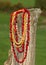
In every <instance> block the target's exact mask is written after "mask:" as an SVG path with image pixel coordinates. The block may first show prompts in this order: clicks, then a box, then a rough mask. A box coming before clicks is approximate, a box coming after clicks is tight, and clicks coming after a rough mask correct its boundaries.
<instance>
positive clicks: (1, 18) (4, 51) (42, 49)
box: [0, 13, 46, 65]
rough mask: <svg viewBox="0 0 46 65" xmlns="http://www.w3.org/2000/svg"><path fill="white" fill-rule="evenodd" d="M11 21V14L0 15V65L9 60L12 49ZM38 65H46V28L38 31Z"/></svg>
mask: <svg viewBox="0 0 46 65" xmlns="http://www.w3.org/2000/svg"><path fill="white" fill-rule="evenodd" d="M9 19H10V15H9V14H7V13H0V65H3V63H4V61H5V60H6V59H7V57H8V50H9V49H10V40H9ZM36 65H46V28H39V29H37V41H36Z"/></svg>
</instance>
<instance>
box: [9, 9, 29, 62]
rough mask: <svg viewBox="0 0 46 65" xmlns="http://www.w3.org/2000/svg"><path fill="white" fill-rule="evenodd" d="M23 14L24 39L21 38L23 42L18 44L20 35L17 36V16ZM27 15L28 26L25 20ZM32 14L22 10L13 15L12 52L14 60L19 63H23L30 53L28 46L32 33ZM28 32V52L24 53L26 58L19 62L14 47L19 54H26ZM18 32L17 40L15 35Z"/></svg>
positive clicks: (11, 29)
mask: <svg viewBox="0 0 46 65" xmlns="http://www.w3.org/2000/svg"><path fill="white" fill-rule="evenodd" d="M21 12H23V13H24V14H23V22H22V38H21V41H20V42H19V43H18V34H17V27H16V18H17V17H16V15H17V14H19V13H21ZM25 13H27V14H28V23H27V24H26V19H25V17H26V16H25ZM29 19H30V13H29V11H28V10H26V9H22V10H19V11H16V12H14V13H13V14H12V16H11V22H10V40H11V42H12V50H13V54H14V58H15V60H16V61H17V62H18V63H23V62H24V60H25V59H26V56H27V51H28V46H29V39H30V38H29V31H30V24H29V22H30V20H29ZM14 22H15V25H13V23H14ZM26 31H27V40H26V49H25V50H26V51H25V53H24V58H23V59H22V60H18V58H17V56H16V52H15V50H14V45H15V47H16V48H17V51H18V52H19V53H22V52H24V44H25V43H24V41H25V38H26ZM15 32H16V39H15V37H14V34H15ZM20 47H22V50H20V49H19V48H20Z"/></svg>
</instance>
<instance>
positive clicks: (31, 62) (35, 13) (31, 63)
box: [4, 8, 41, 65]
mask: <svg viewBox="0 0 46 65" xmlns="http://www.w3.org/2000/svg"><path fill="white" fill-rule="evenodd" d="M29 11H30V21H31V22H30V41H29V48H28V53H27V58H26V60H25V61H24V62H23V63H21V64H20V63H17V62H16V61H15V59H14V56H13V53H12V50H10V52H9V58H8V60H7V61H6V62H5V63H4V65H35V47H36V30H37V22H38V17H39V15H40V13H41V10H40V9H37V8H35V9H34V8H32V9H29ZM18 21H19V23H18V26H19V31H20V30H21V24H20V23H21V21H22V18H21V14H20V15H19V18H18ZM20 35H21V31H20ZM16 53H17V56H18V58H19V59H20V58H22V57H23V53H22V54H19V53H18V52H17V51H16Z"/></svg>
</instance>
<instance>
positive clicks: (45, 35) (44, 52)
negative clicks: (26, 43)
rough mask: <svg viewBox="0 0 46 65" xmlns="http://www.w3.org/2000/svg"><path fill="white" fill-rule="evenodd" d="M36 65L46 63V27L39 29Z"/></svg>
mask: <svg viewBox="0 0 46 65" xmlns="http://www.w3.org/2000/svg"><path fill="white" fill-rule="evenodd" d="M36 65H46V29H44V28H42V29H38V30H37V41H36Z"/></svg>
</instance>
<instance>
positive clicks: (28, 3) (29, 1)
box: [3, 0, 35, 7]
mask: <svg viewBox="0 0 46 65" xmlns="http://www.w3.org/2000/svg"><path fill="white" fill-rule="evenodd" d="M3 1H4V2H7V1H8V0H3ZM10 2H11V3H12V5H13V4H17V3H22V5H23V6H25V7H32V6H34V5H35V0H10Z"/></svg>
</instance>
